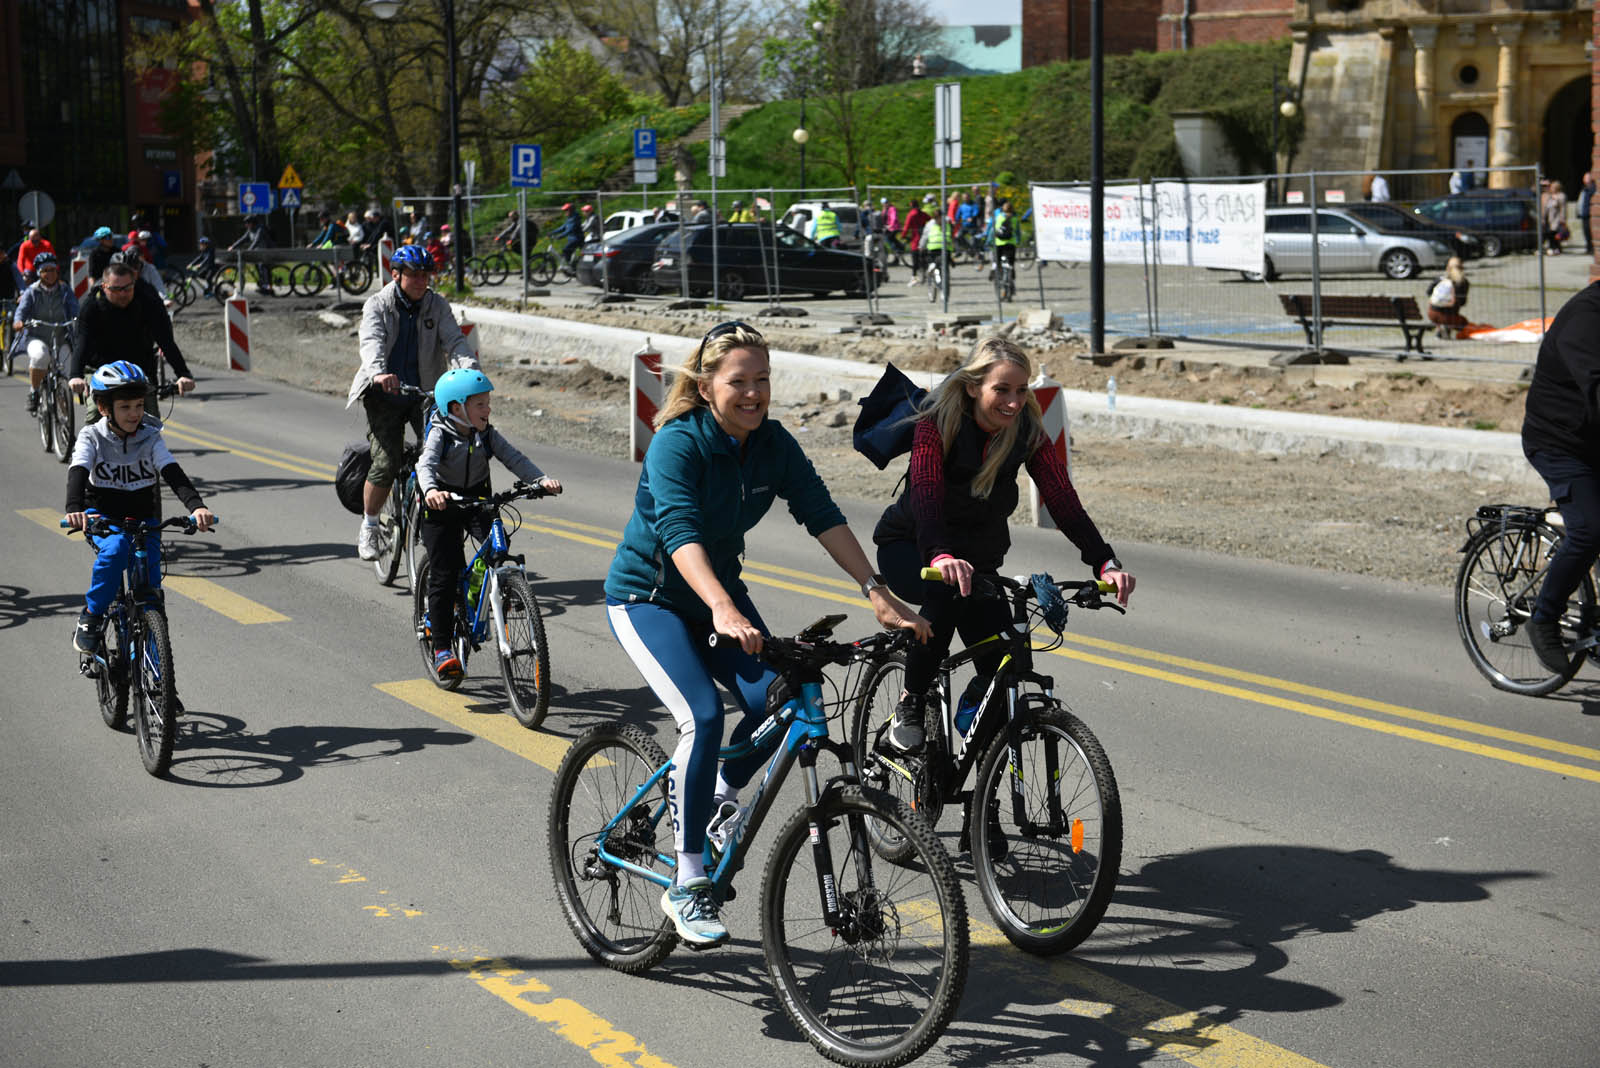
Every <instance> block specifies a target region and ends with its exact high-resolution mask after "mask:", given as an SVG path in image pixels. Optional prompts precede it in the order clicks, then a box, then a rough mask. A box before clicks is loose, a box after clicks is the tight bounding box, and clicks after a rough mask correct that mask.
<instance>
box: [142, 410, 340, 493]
mask: <svg viewBox="0 0 1600 1068" xmlns="http://www.w3.org/2000/svg"><path fill="white" fill-rule="evenodd" d="M162 432H163V434H165V436H167V437H169V438H174V439H176V440H178V441H187V442H189V443H190V444H191V445H200V446H203V447H205V448H208V449H216V450H217V451H218V452H230V453H233V454H234V455H235V456H238V457H240V458H242V459H245V460H254V461H256V462H257V463H262V464H266V465H267V466H268V467H277V468H281V469H282V470H284V471H293V472H294V473H295V474H297V475H309V476H310V477H312V478H315V479H318V480H320V481H325V482H331V481H333V469H332V468H331V467H325V466H324V467H322V468H321V469H316V468H311V467H308V466H306V465H305V464H303V463H285V462H284V461H282V460H274V459H272V458H271V457H270V456H265V455H263V454H262V453H263V452H264V451H266V450H251V449H243V448H236V447H234V446H231V445H225V444H223V443H222V442H221V441H219V440H216V439H213V438H207V437H202V436H200V435H198V434H192V433H189V432H187V431H183V430H175V429H173V426H172V424H171V423H167V424H166V425H165V427H164V428H163V431H162Z"/></svg>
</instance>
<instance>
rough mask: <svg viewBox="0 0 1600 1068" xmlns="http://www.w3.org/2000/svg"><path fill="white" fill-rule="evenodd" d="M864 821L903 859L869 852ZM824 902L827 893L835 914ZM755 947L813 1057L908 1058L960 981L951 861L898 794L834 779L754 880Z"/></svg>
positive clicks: (933, 1037)
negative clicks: (905, 847) (757, 891)
mask: <svg viewBox="0 0 1600 1068" xmlns="http://www.w3.org/2000/svg"><path fill="white" fill-rule="evenodd" d="M873 823H879V824H885V825H887V826H890V827H892V828H893V829H894V833H895V835H896V836H898V837H900V838H902V839H904V840H905V841H906V842H907V843H909V845H910V850H911V858H912V859H911V860H910V861H909V862H907V863H904V864H890V863H888V862H886V861H883V860H880V859H878V858H877V857H875V856H874V855H873V851H872V845H871V833H870V831H869V830H868V828H869V826H870V825H871V824H873ZM819 830H820V832H821V837H820V838H819V839H816V840H813V835H814V833H816V832H817V831H819ZM824 859H826V868H825V867H824ZM828 868H831V870H827V869H828ZM824 901H834V902H836V903H837V907H838V910H839V915H838V916H837V917H836V918H833V919H832V920H830V918H829V917H828V916H827V915H825V911H826V910H825V907H824V904H823V902H824ZM761 948H762V951H763V952H764V953H765V954H766V958H767V971H768V974H769V975H771V977H772V985H773V988H774V989H775V990H776V991H777V994H778V1000H779V1002H781V1003H782V1005H783V1008H784V1011H785V1012H786V1013H788V1015H789V1019H790V1020H791V1021H793V1023H794V1025H795V1027H797V1028H799V1030H800V1032H801V1034H803V1035H805V1036H806V1039H807V1040H808V1041H809V1042H810V1043H811V1044H812V1045H813V1046H814V1047H816V1049H817V1051H818V1052H819V1053H821V1054H822V1055H823V1056H824V1057H827V1058H828V1059H829V1060H831V1061H836V1062H838V1063H839V1064H848V1065H858V1066H866V1065H899V1064H904V1063H906V1062H907V1061H910V1060H914V1059H915V1058H917V1057H920V1056H921V1055H922V1054H923V1053H925V1052H927V1050H928V1048H929V1047H931V1046H932V1045H933V1044H934V1043H935V1042H937V1041H938V1040H939V1036H940V1035H941V1034H943V1033H944V1029H945V1026H946V1025H947V1024H948V1023H949V1022H950V1018H951V1017H952V1016H953V1015H954V1014H955V1011H956V1005H957V1004H958V1003H959V1002H960V1000H961V992H962V990H963V988H965V986H966V982H967V948H968V947H967V904H966V899H965V898H963V897H962V895H961V886H960V883H959V881H958V880H957V878H956V871H955V865H953V864H952V863H951V862H950V856H949V854H947V853H946V852H945V851H944V847H943V846H941V845H940V844H939V840H938V837H937V836H936V835H935V834H934V832H933V830H932V828H930V827H929V826H928V824H927V821H925V820H924V819H923V818H922V817H921V816H919V815H918V814H917V813H915V812H912V811H911V809H909V808H908V807H906V805H904V804H903V803H901V802H899V801H897V800H895V799H894V798H892V797H890V796H889V795H888V794H885V793H881V792H880V791H877V790H869V789H867V788H866V787H862V786H855V785H851V786H845V787H843V788H841V789H839V790H837V791H834V792H831V793H829V794H827V795H825V796H824V797H823V798H822V800H821V801H820V802H818V805H817V809H816V810H814V811H808V810H806V809H801V810H800V811H799V812H796V813H795V814H794V816H793V817H792V818H791V819H790V820H789V822H788V823H787V824H786V825H785V826H784V828H783V830H782V831H781V832H780V833H779V836H778V840H777V842H776V844H774V846H773V848H772V855H771V857H770V858H769V859H768V861H767V870H766V874H765V876H764V877H763V881H762V888H761Z"/></svg>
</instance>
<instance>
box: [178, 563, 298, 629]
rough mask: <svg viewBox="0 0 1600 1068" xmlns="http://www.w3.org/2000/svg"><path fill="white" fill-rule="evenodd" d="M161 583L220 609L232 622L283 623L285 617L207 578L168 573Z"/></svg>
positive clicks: (208, 606)
mask: <svg viewBox="0 0 1600 1068" xmlns="http://www.w3.org/2000/svg"><path fill="white" fill-rule="evenodd" d="M161 585H162V587H163V588H165V589H169V590H171V591H172V592H174V593H177V594H181V595H183V596H184V597H187V598H189V600H191V601H194V602H195V603H196V604H199V605H203V606H204V607H206V608H209V609H211V610H212V611H213V612H218V613H221V614H222V615H225V616H227V617H228V618H229V619H231V620H233V621H234V622H235V623H245V624H250V623H287V622H288V621H289V617H288V616H286V615H284V614H283V613H282V612H279V611H277V610H276V609H273V608H268V607H267V606H266V605H264V604H259V603H257V602H255V601H252V600H251V599H250V598H248V597H242V596H240V595H239V594H237V593H234V592H233V591H232V590H230V589H228V588H226V587H225V586H219V585H218V584H217V583H215V582H212V581H211V580H210V579H203V578H187V577H184V576H181V575H168V576H167V577H166V578H164V579H162V580H161Z"/></svg>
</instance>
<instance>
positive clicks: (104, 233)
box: [94, 226, 116, 241]
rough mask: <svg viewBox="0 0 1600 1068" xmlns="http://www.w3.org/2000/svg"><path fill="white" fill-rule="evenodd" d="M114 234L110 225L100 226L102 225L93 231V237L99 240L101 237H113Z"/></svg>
mask: <svg viewBox="0 0 1600 1068" xmlns="http://www.w3.org/2000/svg"><path fill="white" fill-rule="evenodd" d="M115 236H116V235H115V234H113V233H112V232H111V227H109V226H102V227H100V228H99V229H98V230H96V231H95V232H94V239H95V240H96V241H99V240H100V239H102V238H106V237H115Z"/></svg>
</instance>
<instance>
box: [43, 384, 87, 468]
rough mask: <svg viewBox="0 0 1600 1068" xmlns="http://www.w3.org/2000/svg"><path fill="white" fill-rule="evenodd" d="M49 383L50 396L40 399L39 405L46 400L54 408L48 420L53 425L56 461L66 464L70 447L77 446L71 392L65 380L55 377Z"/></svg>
mask: <svg viewBox="0 0 1600 1068" xmlns="http://www.w3.org/2000/svg"><path fill="white" fill-rule="evenodd" d="M51 382H52V383H53V384H52V385H51V387H50V393H51V396H50V397H48V398H45V397H40V398H39V403H40V404H44V403H45V401H46V400H48V401H49V402H50V403H51V404H52V405H54V406H55V411H54V412H52V413H51V416H50V420H51V422H52V423H53V424H54V427H53V430H54V434H55V441H56V459H57V460H60V461H61V462H62V463H66V462H67V461H68V460H70V459H72V447H73V446H74V445H76V444H77V429H78V428H77V425H76V423H77V415H76V413H75V412H74V411H73V405H72V390H70V389H68V388H67V380H66V379H65V378H62V377H60V376H56V377H55V378H53V379H51Z"/></svg>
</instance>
